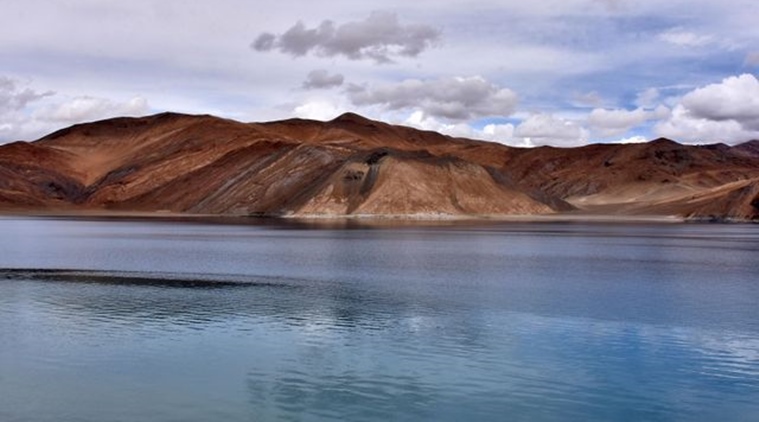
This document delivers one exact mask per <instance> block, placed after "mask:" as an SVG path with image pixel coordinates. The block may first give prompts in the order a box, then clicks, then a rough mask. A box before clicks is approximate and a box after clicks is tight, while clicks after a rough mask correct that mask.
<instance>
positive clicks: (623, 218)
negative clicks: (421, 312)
mask: <svg viewBox="0 0 759 422" xmlns="http://www.w3.org/2000/svg"><path fill="white" fill-rule="evenodd" d="M9 217H10V218H13V217H18V218H24V217H28V218H60V219H83V220H88V219H93V220H155V221H161V220H182V221H216V222H226V223H235V222H240V223H242V222H254V221H259V222H260V221H269V222H284V223H287V222H292V223H315V224H328V225H329V224H331V223H339V222H353V223H372V222H377V223H385V224H388V223H403V224H412V225H413V224H430V223H456V222H471V223H476V222H490V223H497V222H504V223H509V222H512V223H572V222H574V223H662V224H665V223H666V224H678V223H679V224H683V223H723V224H757V221H752V220H741V219H729V218H685V217H680V216H676V215H619V214H597V213H566V214H523V215H503V214H481V215H452V214H437V213H424V214H384V215H375V214H349V215H328V214H301V215H265V214H261V215H242V214H237V215H233V214H190V213H177V212H168V211H152V212H151V211H112V210H0V218H9Z"/></svg>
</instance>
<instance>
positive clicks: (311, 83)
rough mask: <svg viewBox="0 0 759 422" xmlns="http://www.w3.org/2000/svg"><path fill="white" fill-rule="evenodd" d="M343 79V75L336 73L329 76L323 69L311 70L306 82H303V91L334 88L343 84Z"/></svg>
mask: <svg viewBox="0 0 759 422" xmlns="http://www.w3.org/2000/svg"><path fill="white" fill-rule="evenodd" d="M344 81H345V78H344V77H343V75H341V74H339V73H336V74H334V75H330V74H329V72H327V71H326V70H324V69H317V70H312V71H311V72H309V73H308V76H307V77H306V80H305V81H304V82H303V88H304V89H326V88H335V87H338V86H340V85H342V84H343V82H344Z"/></svg>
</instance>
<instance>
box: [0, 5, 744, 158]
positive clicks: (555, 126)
mask: <svg viewBox="0 0 759 422" xmlns="http://www.w3.org/2000/svg"><path fill="white" fill-rule="evenodd" d="M756 16H759V2H756V0H722V1H719V2H717V1H714V0H668V1H666V2H662V1H656V0H531V1H510V0H472V1H466V2H464V1H449V0H434V1H432V0H415V1H413V2H409V1H407V0H403V1H401V0H382V1H377V0H365V1H355V0H325V1H294V0H278V1H276V2H262V1H251V0H214V1H210V0H207V1H199V0H130V1H115V0H114V1H107V0H3V3H2V12H1V13H0V143H5V142H10V141H14V140H34V139H37V138H39V137H40V136H43V135H44V134H46V133H49V132H51V131H53V130H57V129H60V128H62V127H66V126H69V125H71V124H75V123H81V122H87V121H93V120H99V119H104V118H109V117H115V116H140V115H146V114H153V113H159V112H163V111H174V112H182V113H192V114H213V115H217V116H220V117H225V118H231V119H235V120H239V121H245V122H254V121H270V120H278V119H286V118H292V117H301V118H310V119H317V120H329V119H332V118H334V117H336V116H338V115H340V114H342V113H344V112H347V111H351V112H356V113H359V114H361V115H364V116H366V117H369V118H372V119H378V120H383V121H387V122H390V123H395V124H404V125H408V126H413V127H418V128H422V129H429V130H436V131H440V132H442V133H446V134H450V135H454V136H464V137H470V138H476V139H484V140H492V141H496V142H501V143H504V144H508V145H515V146H539V145H553V146H562V147H564V146H566V147H569V146H577V145H584V144H588V143H597V142H641V141H645V140H651V139H654V138H658V137H668V138H671V139H674V140H677V141H679V142H683V143H693V144H702V143H716V142H724V143H727V144H737V143H741V142H744V141H748V140H752V139H759V79H757V75H759V25H756Z"/></svg>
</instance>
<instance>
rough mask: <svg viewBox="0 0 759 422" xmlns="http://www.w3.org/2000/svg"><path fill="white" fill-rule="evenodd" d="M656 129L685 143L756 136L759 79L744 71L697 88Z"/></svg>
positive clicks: (758, 109) (736, 139)
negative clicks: (738, 74) (741, 73)
mask: <svg viewBox="0 0 759 422" xmlns="http://www.w3.org/2000/svg"><path fill="white" fill-rule="evenodd" d="M655 131H656V132H657V133H658V134H659V135H661V136H666V137H669V138H672V139H678V140H682V141H685V142H725V143H728V144H734V143H738V142H743V141H748V140H750V139H759V80H757V78H756V77H755V76H754V75H751V74H743V75H740V76H731V77H729V78H726V79H724V80H723V81H722V82H720V83H716V84H711V85H707V86H705V87H702V88H697V89H695V90H693V91H691V92H689V93H687V94H686V95H684V96H683V97H682V99H681V100H680V102H679V103H678V104H677V105H676V106H675V107H674V108H673V110H672V115H671V117H670V118H669V119H667V120H666V121H662V122H660V123H659V124H658V125H657V126H656V127H655Z"/></svg>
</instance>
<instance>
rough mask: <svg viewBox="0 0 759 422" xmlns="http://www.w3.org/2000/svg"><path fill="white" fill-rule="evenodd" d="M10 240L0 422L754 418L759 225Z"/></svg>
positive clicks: (95, 229)
mask: <svg viewBox="0 0 759 422" xmlns="http://www.w3.org/2000/svg"><path fill="white" fill-rule="evenodd" d="M0 233H1V234H2V235H1V236H0V421H8V422H11V421H98V422H103V421H138V420H139V421H210V420H219V421H222V420H223V421H248V420H250V421H261V420H304V421H316V420H346V421H347V420H350V421H359V420H372V421H373V420H381V421H387V420H407V421H417V420H434V421H446V420H450V421H460V420H478V421H487V420H498V421H501V420H512V421H520V420H524V421H575V420H576V421H608V420H615V421H616V420H631V421H639V420H646V421H714V420H720V421H755V420H759V277H757V275H758V274H759V259H758V258H759V225H695V224H683V225H679V224H651V225H645V224H617V225H614V224H579V223H565V224H559V223H540V224H535V223H533V224H515V223H511V224H506V223H492V224H485V223H480V224H471V223H470V224H466V225H453V224H451V225H446V224H440V225H429V226H399V227H392V226H385V227H378V226H362V225H361V224H357V223H352V224H347V225H345V226H341V227H331V228H330V227H319V226H309V225H305V224H295V223H290V224H273V223H268V224H258V225H255V224H248V225H229V224H213V223H210V222H208V223H189V222H145V221H121V222H117V221H66V220H55V219H48V220H45V219H14V218H5V219H0Z"/></svg>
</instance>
